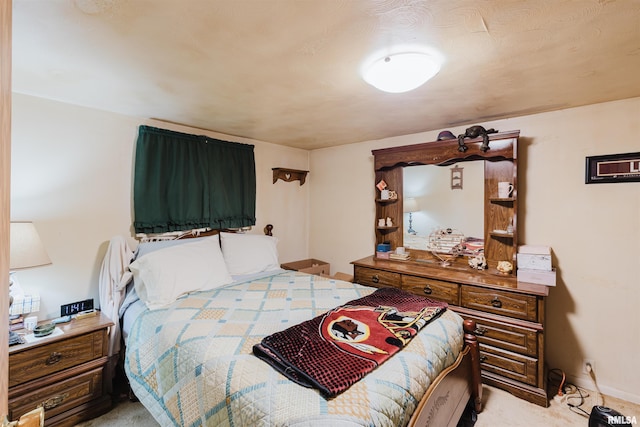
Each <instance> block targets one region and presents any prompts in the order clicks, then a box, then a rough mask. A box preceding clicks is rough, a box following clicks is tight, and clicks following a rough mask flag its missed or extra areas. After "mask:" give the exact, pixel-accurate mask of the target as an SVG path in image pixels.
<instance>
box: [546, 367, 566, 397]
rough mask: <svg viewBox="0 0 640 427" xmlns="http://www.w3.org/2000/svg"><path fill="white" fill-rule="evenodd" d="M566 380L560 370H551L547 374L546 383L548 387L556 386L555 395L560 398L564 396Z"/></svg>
mask: <svg viewBox="0 0 640 427" xmlns="http://www.w3.org/2000/svg"><path fill="white" fill-rule="evenodd" d="M566 380H567V377H566V375H565V374H564V372H563V371H562V370H561V369H551V370H549V372H548V373H547V382H548V383H549V385H553V387H555V386H556V385H557V387H558V392H557V393H556V394H557V395H558V396H562V395H563V394H564V383H565V381H566Z"/></svg>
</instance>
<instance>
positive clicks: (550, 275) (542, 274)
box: [517, 268, 556, 286]
mask: <svg viewBox="0 0 640 427" xmlns="http://www.w3.org/2000/svg"><path fill="white" fill-rule="evenodd" d="M517 277H518V283H520V282H527V283H535V284H538V285H545V286H555V285H556V269H555V268H554V269H552V270H551V271H543V270H527V269H523V268H518V274H517Z"/></svg>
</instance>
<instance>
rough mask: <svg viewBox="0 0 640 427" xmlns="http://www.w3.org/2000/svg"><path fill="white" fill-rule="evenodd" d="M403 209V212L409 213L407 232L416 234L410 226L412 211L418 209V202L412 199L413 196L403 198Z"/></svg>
mask: <svg viewBox="0 0 640 427" xmlns="http://www.w3.org/2000/svg"><path fill="white" fill-rule="evenodd" d="M403 211H404V212H405V213H407V212H408V213H409V229H408V230H407V233H409V234H416V230H414V229H413V228H412V227H411V222H412V221H413V218H412V214H413V212H417V211H418V202H416V199H414V198H413V197H408V198H406V199H404V204H403Z"/></svg>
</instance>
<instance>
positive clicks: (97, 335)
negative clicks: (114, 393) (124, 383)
mask: <svg viewBox="0 0 640 427" xmlns="http://www.w3.org/2000/svg"><path fill="white" fill-rule="evenodd" d="M112 325H113V323H112V322H111V320H109V318H107V317H106V316H103V315H102V314H101V313H98V315H96V316H91V317H87V318H83V319H74V320H72V321H71V322H69V323H65V324H60V325H58V327H59V328H60V329H61V330H62V331H63V334H62V335H58V336H53V337H44V338H40V339H38V341H36V342H33V343H27V344H20V345H16V346H11V347H9V396H8V397H9V418H10V419H18V418H19V417H20V416H21V415H22V414H24V413H26V412H29V411H30V410H32V409H35V408H36V407H38V406H43V407H44V409H45V425H46V426H63V427H64V426H74V425H76V424H77V423H79V422H80V421H83V420H87V419H90V418H94V417H96V416H98V415H101V414H103V413H105V412H107V411H108V410H109V409H110V408H111V397H110V396H109V395H108V394H107V393H106V388H105V381H106V376H105V366H106V364H107V361H108V332H109V328H110V327H111V326H112Z"/></svg>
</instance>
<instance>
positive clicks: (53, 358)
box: [44, 351, 62, 366]
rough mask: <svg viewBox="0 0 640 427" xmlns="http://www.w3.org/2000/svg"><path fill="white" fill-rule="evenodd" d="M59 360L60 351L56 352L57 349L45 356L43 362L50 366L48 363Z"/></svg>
mask: <svg viewBox="0 0 640 427" xmlns="http://www.w3.org/2000/svg"><path fill="white" fill-rule="evenodd" d="M60 360H62V353H58V352H57V351H54V352H53V353H51V354H50V355H49V357H47V360H46V361H45V362H44V363H45V364H46V365H47V366H50V365H55V364H56V363H58V362H59V361H60Z"/></svg>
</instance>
